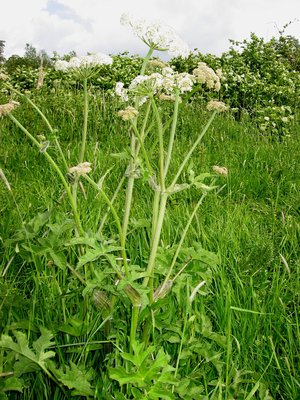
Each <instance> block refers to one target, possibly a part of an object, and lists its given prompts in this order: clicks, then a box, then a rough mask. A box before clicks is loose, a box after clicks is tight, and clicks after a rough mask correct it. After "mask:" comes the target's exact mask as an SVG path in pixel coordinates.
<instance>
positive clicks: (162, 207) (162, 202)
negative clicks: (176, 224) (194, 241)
mask: <svg viewBox="0 0 300 400" xmlns="http://www.w3.org/2000/svg"><path fill="white" fill-rule="evenodd" d="M167 200H168V193H161V198H160V205H159V213H158V218H157V223H156V229H155V233H154V236H153V242H152V246H151V251H150V256H149V261H148V266H147V276H145V278H144V281H143V286H144V287H146V286H147V285H148V283H149V279H150V278H151V280H152V279H153V271H154V267H155V258H156V253H157V249H158V244H159V240H160V234H161V229H162V225H163V221H164V216H165V211H166V205H167ZM150 285H151V282H150ZM151 296H152V294H151V293H150V297H151Z"/></svg>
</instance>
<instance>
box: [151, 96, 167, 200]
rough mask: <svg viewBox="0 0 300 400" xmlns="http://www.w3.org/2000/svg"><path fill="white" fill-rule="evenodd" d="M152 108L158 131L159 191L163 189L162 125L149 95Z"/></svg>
mask: <svg viewBox="0 0 300 400" xmlns="http://www.w3.org/2000/svg"><path fill="white" fill-rule="evenodd" d="M150 101H151V104H152V108H153V111H154V114H155V118H156V122H157V132H158V144H159V177H160V179H159V180H160V187H161V191H162V192H164V190H165V174H164V139H163V126H162V121H161V118H160V115H159V111H158V108H157V106H156V103H155V100H154V98H153V96H151V97H150Z"/></svg>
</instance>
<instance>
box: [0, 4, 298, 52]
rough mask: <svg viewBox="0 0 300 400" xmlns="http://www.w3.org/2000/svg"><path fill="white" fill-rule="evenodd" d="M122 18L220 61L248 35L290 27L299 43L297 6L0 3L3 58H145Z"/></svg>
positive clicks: (267, 34) (273, 33) (275, 33)
mask: <svg viewBox="0 0 300 400" xmlns="http://www.w3.org/2000/svg"><path fill="white" fill-rule="evenodd" d="M122 13H129V14H130V15H131V16H133V17H134V18H136V19H147V20H149V21H153V22H154V21H155V22H156V21H158V22H162V23H165V24H167V25H169V26H171V27H172V28H174V30H175V31H176V32H177V33H178V35H179V36H180V37H181V38H182V39H183V40H185V41H186V42H187V43H188V45H189V46H190V48H191V49H192V50H193V49H194V48H198V49H199V51H201V52H202V53H212V54H216V55H220V54H221V53H222V52H224V51H227V50H228V48H229V46H230V44H229V40H228V39H235V40H242V39H245V38H249V35H250V32H254V33H256V34H257V35H258V36H262V37H264V38H266V39H270V38H271V37H272V36H278V29H281V28H282V27H283V25H284V24H286V23H287V22H289V21H294V22H293V23H292V24H291V25H290V26H289V27H288V28H287V30H286V33H287V34H289V35H293V36H295V37H297V38H298V39H300V0H147V1H143V0H126V1H125V0H7V1H4V0H2V1H1V6H0V40H5V41H6V47H5V53H4V56H5V57H6V58H8V57H9V56H10V55H12V54H18V55H23V54H24V47H25V44H26V43H30V44H32V45H33V46H34V47H36V48H37V50H41V49H45V50H46V51H47V53H48V54H49V55H50V56H52V54H53V51H57V52H58V53H59V54H61V55H63V54H66V53H68V52H69V51H71V50H75V51H76V52H77V54H78V55H84V54H86V53H87V52H103V53H108V54H117V53H119V52H123V51H125V50H127V51H129V52H130V53H131V54H134V53H140V54H144V53H145V45H144V44H143V43H142V42H141V41H140V40H139V39H138V38H137V37H135V36H134V35H133V33H132V32H131V31H130V28H129V27H126V26H121V25H120V22H119V21H120V16H121V14H122Z"/></svg>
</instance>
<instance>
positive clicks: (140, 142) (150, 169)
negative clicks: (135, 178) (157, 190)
mask: <svg viewBox="0 0 300 400" xmlns="http://www.w3.org/2000/svg"><path fill="white" fill-rule="evenodd" d="M131 126H132V128H133V130H134V133H135V135H136V137H137V139H138V142H139V145H140V148H141V150H142V153H143V156H144V159H145V162H146V165H147V168H148V172H149V174H150V175H152V168H151V165H150V161H149V158H148V155H147V152H146V149H145V146H144V143H143V140H142V137H141V135H140V134H139V131H138V129H137V127H136V125H135V124H134V123H133V122H132V124H131Z"/></svg>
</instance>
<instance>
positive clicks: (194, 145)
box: [170, 111, 217, 188]
mask: <svg viewBox="0 0 300 400" xmlns="http://www.w3.org/2000/svg"><path fill="white" fill-rule="evenodd" d="M216 113H217V111H214V112H213V114H212V116H211V117H210V119H209V120H208V122H207V124H206V125H205V127H204V129H203V130H202V132H201V133H200V135H199V136H198V138H197V140H196V141H195V143H194V144H193V146H192V147H191V149H190V151H189V152H188V153H187V155H186V156H185V158H184V160H183V161H182V163H181V164H180V167H179V169H178V172H177V174H176V176H175V178H174V179H173V181H172V183H171V185H170V187H171V188H172V187H173V186H174V185H175V184H176V182H177V180H178V178H179V176H180V174H181V173H182V171H183V168H184V167H185V165H186V163H187V162H188V161H189V159H190V158H191V155H192V154H193V152H194V150H195V149H196V147H197V146H198V144H199V143H200V142H201V140H202V138H203V136H204V135H205V133H206V132H207V130H208V128H209V127H210V125H211V123H212V122H213V120H214V118H215V115H216Z"/></svg>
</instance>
